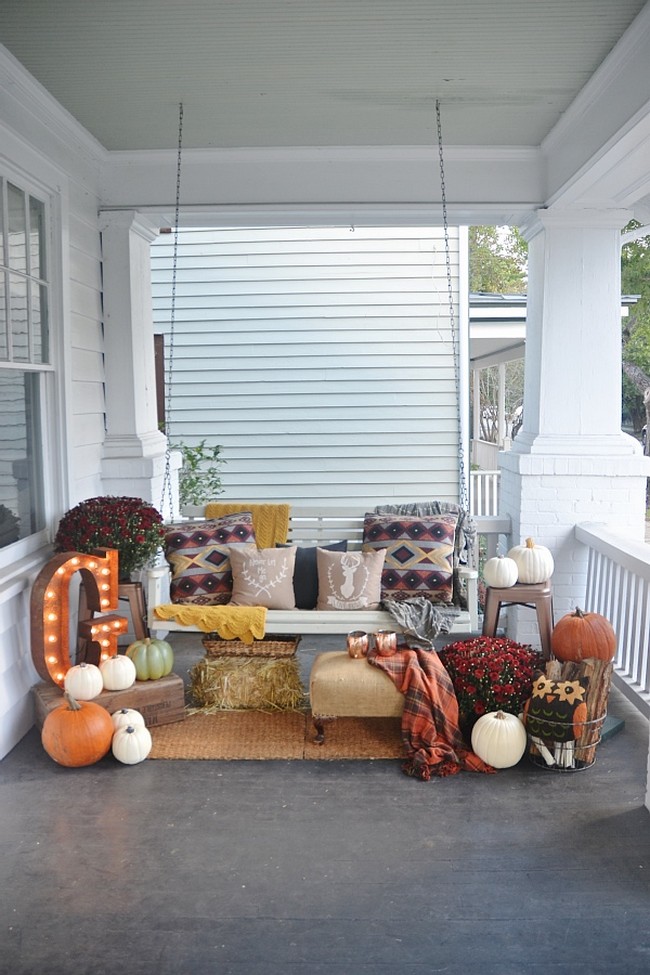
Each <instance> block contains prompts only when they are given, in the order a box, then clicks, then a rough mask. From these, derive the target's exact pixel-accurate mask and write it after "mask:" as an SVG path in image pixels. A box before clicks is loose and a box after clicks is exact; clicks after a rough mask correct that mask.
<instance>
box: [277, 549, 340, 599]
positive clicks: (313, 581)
mask: <svg viewBox="0 0 650 975" xmlns="http://www.w3.org/2000/svg"><path fill="white" fill-rule="evenodd" d="M287 547H288V543H286V542H279V543H278V545H277V548H287ZM321 547H322V548H324V549H327V551H328V552H347V550H348V543H347V541H343V542H332V544H331V545H323V546H321ZM316 550H317V546H314V547H313V548H309V547H306V546H305V547H304V548H301V547H298V548H297V549H296V565H295V568H294V570H293V591H294V594H295V597H296V609H316V603H317V602H318V569H317V567H316Z"/></svg>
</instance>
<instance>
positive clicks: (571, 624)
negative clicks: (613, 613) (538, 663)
mask: <svg viewBox="0 0 650 975" xmlns="http://www.w3.org/2000/svg"><path fill="white" fill-rule="evenodd" d="M551 650H552V651H553V655H554V656H555V657H557V659H558V660H578V661H579V660H587V659H590V658H595V659H596V660H607V661H609V660H613V659H614V655H615V654H616V633H615V632H614V627H613V626H612V624H611V623H610V622H609V620H608V619H606V618H605V617H604V616H601V615H600V613H583V612H582V610H581V609H578V608H577V607H576V609H575V610H574V612H573V613H568V614H567V615H566V616H563V617H562V619H561V620H559V622H558V623H557V624H556V626H555V629H554V630H553V633H552V634H551Z"/></svg>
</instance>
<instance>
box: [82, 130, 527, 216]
mask: <svg viewBox="0 0 650 975" xmlns="http://www.w3.org/2000/svg"><path fill="white" fill-rule="evenodd" d="M175 165H176V154H175V153H174V152H171V151H157V152H153V153H152V152H146V153H141V152H137V153H110V154H109V155H108V156H107V157H106V160H105V163H104V168H103V178H102V193H101V195H102V204H103V208H104V209H111V208H120V209H121V208H126V209H128V208H132V207H133V206H136V205H137V208H138V209H140V210H146V211H149V212H151V211H157V212H158V213H159V214H160V218H161V221H162V220H163V219H164V218H165V217H166V218H167V219H168V220H169V219H171V215H172V214H173V209H174V208H173V193H174V188H175ZM445 170H446V172H445V175H446V189H447V201H448V209H449V217H450V219H451V220H452V221H453V222H454V223H456V224H464V223H474V224H475V223H503V224H505V223H512V224H517V223H519V222H520V220H521V219H523V216H524V215H525V214H527V213H530V212H531V211H534V210H536V209H538V207H539V206H540V205H543V199H544V195H543V185H544V180H543V172H542V157H541V153H540V151H539V150H538V149H531V148H518V147H517V148H512V147H496V148H495V147H482V146H473V147H470V146H449V147H447V148H446V149H445ZM440 195H441V194H440V175H439V163H438V153H437V149H436V148H435V147H429V146H426V147H422V146H394V147H383V146H367V147H334V148H329V147H328V148H320V147H313V148H304V147H297V148H294V149H286V148H283V149H268V148H251V149H232V150H229V149H226V150H224V149H214V150H189V151H187V152H186V153H184V155H183V179H182V187H181V198H182V210H183V223H184V224H195V225H196V224H199V223H200V222H201V221H205V218H206V215H210V216H211V217H212V216H214V215H215V214H218V216H219V218H220V219H222V218H225V219H226V222H229V219H230V218H232V219H233V221H234V222H235V223H237V222H242V221H243V220H246V219H250V217H251V216H252V215H263V214H264V212H267V213H268V212H269V211H273V208H276V212H275V213H273V212H271V218H273V219H276V220H277V217H278V216H279V217H280V220H281V222H286V221H287V220H290V221H294V220H295V219H296V218H298V219H300V217H301V213H302V215H303V216H304V219H305V220H306V221H310V220H313V219H314V216H316V217H320V218H325V219H326V218H328V217H332V215H333V216H334V218H335V219H337V220H342V221H343V222H344V223H347V222H354V221H355V220H356V222H357V223H358V224H359V225H361V224H362V223H366V222H369V223H370V224H378V223H380V222H382V221H385V220H388V221H389V222H397V221H400V220H403V219H404V218H405V217H406V218H408V219H409V221H412V222H415V223H420V224H427V223H429V224H430V223H431V222H433V223H436V224H437V223H439V221H440V218H441V202H440ZM288 212H289V213H290V217H289V218H288V217H287V213H288ZM229 214H230V215H231V217H230V218H229ZM240 214H243V217H241V216H239V215H240Z"/></svg>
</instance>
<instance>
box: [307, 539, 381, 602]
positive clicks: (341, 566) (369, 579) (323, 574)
mask: <svg viewBox="0 0 650 975" xmlns="http://www.w3.org/2000/svg"><path fill="white" fill-rule="evenodd" d="M385 556H386V550H385V549H383V548H381V549H378V550H377V551H376V552H328V551H327V549H324V548H319V549H317V551H316V565H317V567H318V603H317V606H316V609H377V608H378V607H379V602H380V598H381V570H382V569H383V567H384V558H385Z"/></svg>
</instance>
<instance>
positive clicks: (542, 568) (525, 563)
mask: <svg viewBox="0 0 650 975" xmlns="http://www.w3.org/2000/svg"><path fill="white" fill-rule="evenodd" d="M508 558H509V559H513V560H514V561H515V562H516V563H517V569H518V571H519V582H523V583H525V584H526V585H532V584H534V583H537V582H546V580H547V579H550V578H551V576H552V575H553V569H554V568H555V563H554V562H553V556H552V555H551V553H550V551H549V549H547V548H546V547H545V546H544V545H536V544H535V542H534V540H533V539H532V538H527V539H526V543H525V544H524V545H515V546H514V547H513V548H511V549H510V551H509V552H508Z"/></svg>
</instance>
